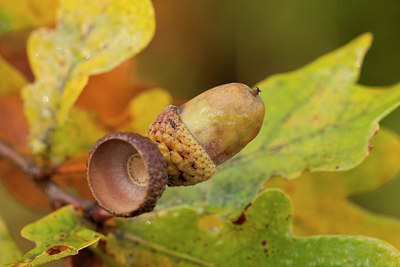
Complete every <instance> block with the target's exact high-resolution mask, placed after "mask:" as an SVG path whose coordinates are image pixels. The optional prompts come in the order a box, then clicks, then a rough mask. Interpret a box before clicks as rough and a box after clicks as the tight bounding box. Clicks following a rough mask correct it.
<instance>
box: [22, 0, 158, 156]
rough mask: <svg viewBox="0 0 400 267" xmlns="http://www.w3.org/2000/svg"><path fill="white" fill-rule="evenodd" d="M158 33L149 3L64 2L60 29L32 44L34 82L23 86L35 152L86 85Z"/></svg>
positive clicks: (42, 33) (35, 37)
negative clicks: (93, 77)
mask: <svg viewBox="0 0 400 267" xmlns="http://www.w3.org/2000/svg"><path fill="white" fill-rule="evenodd" d="M154 29H155V21H154V10H153V6H152V4H151V2H150V1H149V0H101V1H95V0H88V1H85V4H84V5H82V1H77V0H61V1H60V6H59V8H58V11H57V20H56V28H55V29H50V28H41V29H38V30H36V31H35V32H33V34H32V35H31V36H30V38H29V40H28V58H29V61H30V64H31V67H32V70H33V73H34V75H35V78H36V80H35V82H34V83H32V84H29V85H27V86H25V87H24V89H23V91H22V97H23V99H24V112H25V115H26V117H27V119H28V123H29V126H30V137H29V144H30V147H31V150H32V151H33V152H34V153H41V152H44V150H45V149H46V148H48V147H49V143H50V142H51V138H52V134H53V132H54V130H55V129H56V128H57V126H58V125H60V124H62V123H63V122H64V121H65V119H66V118H67V115H68V112H69V110H70V109H71V107H72V106H73V104H74V103H75V101H76V99H77V98H78V96H79V94H80V93H81V91H82V89H83V88H84V86H85V85H86V83H87V81H88V78H89V75H93V74H99V73H103V72H107V71H109V70H111V69H112V68H114V67H116V66H117V65H118V64H120V63H121V62H123V61H124V60H126V59H128V58H129V57H132V56H133V55H135V54H137V53H138V52H139V51H140V50H142V49H143V48H144V47H145V46H146V45H147V44H148V43H149V41H150V40H151V38H152V36H153V34H154Z"/></svg>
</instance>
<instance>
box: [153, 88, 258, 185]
mask: <svg viewBox="0 0 400 267" xmlns="http://www.w3.org/2000/svg"><path fill="white" fill-rule="evenodd" d="M259 92H260V90H259V89H258V88H256V89H254V90H253V89H251V88H249V87H248V86H247V85H244V84H241V83H229V84H225V85H221V86H217V87H214V88H212V89H209V90H208V91H206V92H204V93H202V94H200V95H198V96H197V97H195V98H193V99H191V100H190V101H188V102H186V103H185V104H183V105H182V106H180V107H176V106H168V107H166V108H165V109H164V110H163V111H162V112H161V113H160V114H159V115H158V117H157V118H156V120H155V121H154V122H153V123H152V125H150V127H149V130H148V131H147V136H148V137H149V138H150V139H151V140H152V141H153V142H154V143H156V144H157V145H158V148H159V149H160V151H161V153H162V154H163V156H164V158H165V160H166V162H167V164H168V175H169V180H168V185H169V186H181V185H184V186H187V185H194V184H197V183H200V182H203V181H206V180H208V179H210V178H211V177H212V176H213V175H214V174H215V173H216V172H217V166H218V165H219V164H221V163H223V162H225V161H226V160H228V159H230V158H231V157H232V156H234V155H235V154H237V153H238V152H239V151H240V150H242V148H244V147H245V146H246V145H247V144H248V143H249V142H250V141H251V140H253V139H254V137H256V136H257V134H258V132H259V131H260V129H261V126H262V123H263V120H264V114H265V107H264V102H263V101H262V99H261V97H260V96H259Z"/></svg>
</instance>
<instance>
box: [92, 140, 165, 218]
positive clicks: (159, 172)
mask: <svg viewBox="0 0 400 267" xmlns="http://www.w3.org/2000/svg"><path fill="white" fill-rule="evenodd" d="M87 179H88V183H89V187H90V189H91V191H92V193H93V196H94V197H95V198H96V200H97V202H98V203H99V205H100V206H101V207H103V208H104V209H105V210H107V211H108V212H110V213H111V214H113V215H115V216H119V217H132V216H137V215H139V214H142V213H144V212H149V211H152V210H153V208H154V206H155V205H156V202H157V200H158V199H159V198H160V197H161V195H162V193H163V191H164V188H165V186H166V184H167V182H168V174H167V164H166V161H165V160H164V157H163V156H162V154H161V152H160V151H159V149H158V148H157V145H155V144H154V143H153V142H152V141H151V140H150V139H149V138H147V137H144V136H141V135H139V134H135V133H129V132H117V133H111V134H107V135H105V136H104V137H103V138H101V139H99V140H98V141H97V142H96V143H95V144H94V146H93V148H92V150H91V151H90V153H89V157H88V161H87Z"/></svg>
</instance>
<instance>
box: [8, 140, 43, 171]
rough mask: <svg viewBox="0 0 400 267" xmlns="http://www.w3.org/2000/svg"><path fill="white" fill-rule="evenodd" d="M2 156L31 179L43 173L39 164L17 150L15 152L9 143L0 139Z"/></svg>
mask: <svg viewBox="0 0 400 267" xmlns="http://www.w3.org/2000/svg"><path fill="white" fill-rule="evenodd" d="M0 156H3V157H5V158H7V159H8V160H10V161H11V162H13V163H14V164H16V165H17V166H18V167H19V168H21V169H22V170H23V171H24V172H25V173H27V174H28V175H29V176H31V177H36V176H38V175H39V173H40V172H41V170H40V168H39V167H38V166H37V164H36V163H35V162H34V161H33V160H31V158H28V157H26V156H24V155H22V154H21V153H19V152H18V151H17V150H15V149H14V148H13V147H12V146H11V145H10V144H9V143H7V142H6V141H4V140H1V139H0Z"/></svg>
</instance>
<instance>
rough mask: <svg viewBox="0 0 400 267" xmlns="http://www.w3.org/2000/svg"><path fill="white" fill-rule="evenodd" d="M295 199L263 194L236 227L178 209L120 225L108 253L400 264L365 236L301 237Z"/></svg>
mask: <svg viewBox="0 0 400 267" xmlns="http://www.w3.org/2000/svg"><path fill="white" fill-rule="evenodd" d="M291 216H292V206H291V203H290V200H289V199H288V198H287V197H286V196H285V195H284V194H283V193H282V192H281V191H278V190H267V191H265V192H263V193H262V194H260V195H259V196H258V197H257V198H256V199H255V200H253V202H252V205H251V206H249V207H248V208H247V209H246V210H245V211H244V212H243V214H242V216H241V219H238V220H236V222H235V223H232V222H231V221H229V220H228V221H225V223H224V224H223V225H221V226H219V227H214V228H211V229H201V228H199V226H198V223H199V221H198V220H199V215H198V213H197V212H196V211H195V210H193V209H190V208H186V207H182V208H175V209H172V210H169V211H166V212H163V213H160V214H159V215H155V216H154V217H151V216H148V217H146V216H144V217H138V218H136V219H135V220H130V221H126V220H124V221H122V220H120V221H119V228H120V229H121V230H122V231H123V232H120V233H118V234H116V235H109V236H108V244H107V247H106V251H107V252H108V253H110V254H111V255H114V259H115V260H116V261H117V262H118V263H120V264H129V265H135V264H136V265H145V264H147V265H155V264H157V265H164V266H165V265H167V266H168V265H172V266H192V265H193V266H248V265H255V266H397V264H398V263H399V260H400V254H399V252H398V251H397V250H396V249H395V248H393V247H392V246H390V245H389V244H387V243H385V242H382V241H379V240H377V239H372V238H367V237H361V236H314V237H295V236H292V235H291V233H290V230H291V223H292V219H291Z"/></svg>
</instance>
